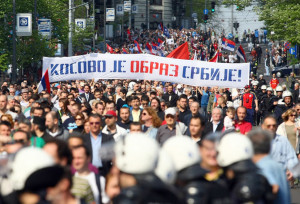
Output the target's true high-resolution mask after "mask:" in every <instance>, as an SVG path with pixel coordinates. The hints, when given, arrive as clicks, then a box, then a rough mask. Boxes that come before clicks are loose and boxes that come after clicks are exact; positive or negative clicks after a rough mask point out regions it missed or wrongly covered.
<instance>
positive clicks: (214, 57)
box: [209, 50, 219, 62]
mask: <svg viewBox="0 0 300 204" xmlns="http://www.w3.org/2000/svg"><path fill="white" fill-rule="evenodd" d="M218 57H219V50H217V52H215V54H214V56H213V57H212V58H211V59H210V60H209V62H218Z"/></svg>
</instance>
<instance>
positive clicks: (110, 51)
mask: <svg viewBox="0 0 300 204" xmlns="http://www.w3.org/2000/svg"><path fill="white" fill-rule="evenodd" d="M106 48H107V51H108V52H109V53H110V54H113V53H114V49H113V48H112V47H111V46H109V45H108V44H107V43H106Z"/></svg>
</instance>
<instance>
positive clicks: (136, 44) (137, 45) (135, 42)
mask: <svg viewBox="0 0 300 204" xmlns="http://www.w3.org/2000/svg"><path fill="white" fill-rule="evenodd" d="M133 42H134V46H135V48H136V50H137V51H138V52H139V53H143V52H142V50H141V47H140V44H139V43H138V42H137V41H136V40H135V41H133Z"/></svg>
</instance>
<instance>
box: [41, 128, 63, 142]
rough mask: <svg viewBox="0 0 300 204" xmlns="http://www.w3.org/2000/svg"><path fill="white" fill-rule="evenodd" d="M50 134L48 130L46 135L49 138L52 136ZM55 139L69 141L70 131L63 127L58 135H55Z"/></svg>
mask: <svg viewBox="0 0 300 204" xmlns="http://www.w3.org/2000/svg"><path fill="white" fill-rule="evenodd" d="M49 132H50V131H49V130H48V129H46V133H47V134H49V136H51V135H50V133H49ZM51 137H52V136H51ZM53 138H55V139H61V140H64V141H67V140H68V138H69V131H68V130H66V129H64V128H63V127H62V128H59V129H58V133H57V135H55V136H54V137H53Z"/></svg>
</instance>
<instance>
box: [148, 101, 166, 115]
mask: <svg viewBox="0 0 300 204" xmlns="http://www.w3.org/2000/svg"><path fill="white" fill-rule="evenodd" d="M150 106H151V108H153V109H154V110H155V111H156V114H157V115H158V117H159V118H160V119H161V121H163V120H164V119H165V113H164V112H163V111H162V110H161V106H160V100H159V98H157V97H154V98H152V99H151V103H150Z"/></svg>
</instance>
